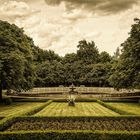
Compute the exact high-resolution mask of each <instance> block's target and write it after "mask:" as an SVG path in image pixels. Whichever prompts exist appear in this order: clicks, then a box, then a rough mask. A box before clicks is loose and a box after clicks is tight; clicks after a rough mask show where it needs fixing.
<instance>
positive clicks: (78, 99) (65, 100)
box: [53, 98, 97, 102]
mask: <svg viewBox="0 0 140 140" xmlns="http://www.w3.org/2000/svg"><path fill="white" fill-rule="evenodd" d="M96 101H97V100H96V99H92V98H77V99H76V100H75V102H96ZM53 102H68V101H67V99H54V100H53Z"/></svg>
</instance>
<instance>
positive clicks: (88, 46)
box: [77, 40, 99, 64]
mask: <svg viewBox="0 0 140 140" xmlns="http://www.w3.org/2000/svg"><path fill="white" fill-rule="evenodd" d="M77 47H78V49H79V50H77V58H78V60H81V61H82V62H83V63H85V64H95V63H98V62H99V51H98V49H97V47H96V46H95V43H94V42H93V41H92V42H87V41H86V40H82V41H79V44H78V46H77Z"/></svg>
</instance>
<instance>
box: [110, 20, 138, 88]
mask: <svg viewBox="0 0 140 140" xmlns="http://www.w3.org/2000/svg"><path fill="white" fill-rule="evenodd" d="M129 34H130V36H129V37H128V39H127V40H126V41H125V42H124V43H122V45H121V46H122V53H121V54H120V56H119V58H118V62H117V63H115V64H114V66H113V69H114V72H113V74H112V75H111V77H110V83H111V85H112V86H113V87H115V88H118V89H119V88H140V20H139V19H135V24H133V25H132V28H131V31H130V33H129Z"/></svg>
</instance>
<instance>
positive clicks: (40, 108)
mask: <svg viewBox="0 0 140 140" xmlns="http://www.w3.org/2000/svg"><path fill="white" fill-rule="evenodd" d="M52 102H53V101H52V100H49V101H47V102H46V103H45V104H43V105H41V106H40V107H36V108H33V109H31V110H29V111H27V112H25V114H22V115H34V114H36V113H37V112H39V111H41V110H42V109H43V108H45V107H46V106H48V105H49V104H51V103H52Z"/></svg>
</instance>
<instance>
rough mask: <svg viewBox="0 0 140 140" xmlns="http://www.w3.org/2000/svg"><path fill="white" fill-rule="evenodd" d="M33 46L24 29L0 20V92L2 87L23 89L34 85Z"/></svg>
mask: <svg viewBox="0 0 140 140" xmlns="http://www.w3.org/2000/svg"><path fill="white" fill-rule="evenodd" d="M33 47H34V44H33V41H32V39H31V38H29V37H28V36H27V35H25V34H24V31H23V29H20V28H18V27H17V26H16V25H14V24H9V23H8V22H4V21H0V81H1V83H0V94H1V92H2V88H5V89H7V90H9V89H13V90H16V91H21V90H28V89H30V88H32V87H33V81H34V76H35V75H34V66H33V57H34V56H33V49H32V48H33Z"/></svg>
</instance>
